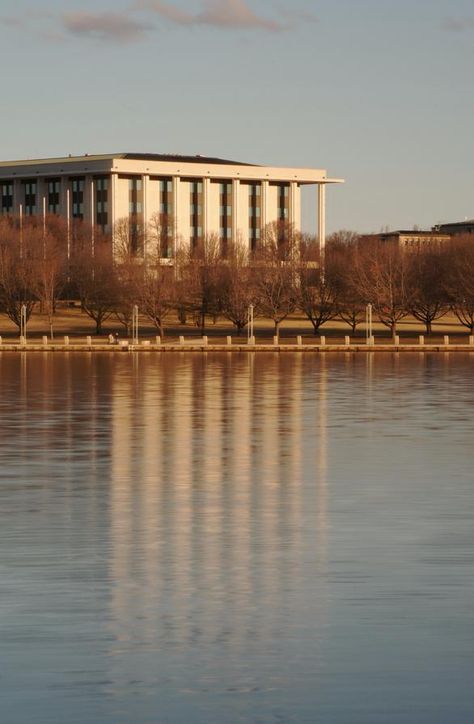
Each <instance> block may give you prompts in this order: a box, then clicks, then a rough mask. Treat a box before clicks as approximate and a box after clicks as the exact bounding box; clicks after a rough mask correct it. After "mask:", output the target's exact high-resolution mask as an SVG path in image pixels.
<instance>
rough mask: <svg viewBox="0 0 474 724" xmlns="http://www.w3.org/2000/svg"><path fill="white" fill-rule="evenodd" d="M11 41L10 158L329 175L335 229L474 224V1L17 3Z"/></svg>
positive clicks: (6, 17) (5, 115) (6, 40)
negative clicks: (115, 158)
mask: <svg viewBox="0 0 474 724" xmlns="http://www.w3.org/2000/svg"><path fill="white" fill-rule="evenodd" d="M0 41H1V46H2V72H1V79H2V103H1V113H0V123H1V125H2V131H3V132H2V133H1V136H0V159H2V160H13V159H22V158H43V157H48V156H62V155H67V154H69V153H71V154H73V155H75V154H83V153H90V154H92V153H112V152H117V153H118V152H149V153H183V154H201V155H209V156H220V157H222V158H227V159H233V160H236V161H246V162H250V163H257V164H263V165H270V166H296V167H311V168H325V169H327V171H328V175H329V176H333V177H338V178H344V179H345V184H344V185H341V186H331V187H329V189H328V194H327V225H328V231H329V232H331V231H335V230H337V229H351V230H354V231H359V232H372V231H379V230H381V229H386V228H390V229H411V228H413V227H414V226H415V225H416V226H418V227H420V228H430V227H431V226H432V225H434V224H436V223H440V222H447V221H461V220H463V219H465V218H474V184H473V180H474V144H473V134H474V93H473V92H472V83H473V70H474V2H473V0H449V1H448V0H166V1H165V0H163V1H161V0H62V1H61V0H0ZM315 197H316V193H315V191H314V190H313V191H311V192H309V191H308V190H306V192H305V195H304V204H303V225H304V228H305V230H306V231H314V230H315V228H316V221H315V213H314V212H315Z"/></svg>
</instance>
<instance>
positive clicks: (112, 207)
mask: <svg viewBox="0 0 474 724" xmlns="http://www.w3.org/2000/svg"><path fill="white" fill-rule="evenodd" d="M116 194H117V174H116V173H112V174H110V193H109V226H110V231H111V234H112V254H114V252H115V239H114V226H115V221H116V219H115V213H116V207H117V201H116Z"/></svg>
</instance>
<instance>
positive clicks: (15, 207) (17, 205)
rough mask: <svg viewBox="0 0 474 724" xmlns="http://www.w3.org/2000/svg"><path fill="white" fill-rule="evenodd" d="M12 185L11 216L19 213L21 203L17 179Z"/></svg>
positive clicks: (19, 186)
mask: <svg viewBox="0 0 474 724" xmlns="http://www.w3.org/2000/svg"><path fill="white" fill-rule="evenodd" d="M12 185H13V214H18V213H19V211H20V204H21V203H22V198H21V184H20V180H19V179H17V178H16V179H14V180H13V182H12Z"/></svg>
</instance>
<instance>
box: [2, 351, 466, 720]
mask: <svg viewBox="0 0 474 724" xmlns="http://www.w3.org/2000/svg"><path fill="white" fill-rule="evenodd" d="M473 383H474V354H462V353H456V354H453V353H451V354H449V353H446V354H443V353H441V354H422V353H413V354H411V353H401V354H397V353H393V354H390V353H387V354H380V355H376V354H365V353H360V354H356V355H354V354H340V355H338V354H332V353H328V354H326V355H319V356H318V355H316V354H314V355H313V354H297V353H282V354H278V353H274V352H268V353H261V354H247V353H243V354H241V355H240V354H236V353H232V354H231V353H228V354H226V353H222V354H211V353H208V354H200V353H197V354H193V353H170V354H168V353H163V354H160V353H150V354H147V353H141V354H132V353H131V354H116V355H114V354H107V353H105V354H100V353H93V354H90V353H74V354H61V353H57V354H52V353H37V354H36V353H30V354H25V353H18V354H17V353H10V352H3V353H0V391H1V397H0V465H1V467H0V693H1V721H2V724H25V723H26V722H34V723H35V724H64V723H65V722H67V723H68V724H84V723H87V724H96V723H97V724H125V723H126V724H129V723H130V724H145V723H146V724H148V723H149V724H152V723H153V724H155V723H159V724H162V723H163V724H164V723H166V724H178V723H179V724H181V723H184V724H188V723H192V724H234V723H235V724H238V723H240V722H242V723H244V722H245V723H247V722H250V723H253V722H255V723H256V724H267V723H268V724H270V723H283V724H286V723H287V722H290V723H291V722H297V723H308V724H310V723H311V724H313V723H314V722H321V723H323V724H359V723H360V724H372V723H373V724H380V723H381V722H383V723H384V724H391V723H395V722H396V723H397V724H398V722H403V723H404V724H406V723H408V724H412V723H413V724H425V723H426V724H438V723H439V724H446V723H447V722H449V724H458V723H459V724H465V723H466V722H468V721H472V718H473V711H474V692H473V672H474V607H473V601H474V465H473V462H474V460H473V457H474V456H473V442H474V384H473Z"/></svg>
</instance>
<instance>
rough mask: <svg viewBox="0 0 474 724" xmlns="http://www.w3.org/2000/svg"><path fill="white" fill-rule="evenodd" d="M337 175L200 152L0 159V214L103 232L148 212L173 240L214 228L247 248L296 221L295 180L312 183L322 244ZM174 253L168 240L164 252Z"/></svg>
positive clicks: (147, 218) (143, 218) (188, 239)
mask: <svg viewBox="0 0 474 724" xmlns="http://www.w3.org/2000/svg"><path fill="white" fill-rule="evenodd" d="M341 182H342V180H341V179H331V178H328V177H327V175H326V171H325V170H323V169H306V168H274V167H267V166H256V165H251V164H243V163H236V162H233V161H225V160H222V159H218V158H207V157H203V156H178V155H161V154H145V153H118V154H105V155H90V156H89V155H85V156H69V157H66V158H49V159H37V160H24V161H3V162H0V213H2V214H10V215H14V216H16V215H18V216H20V217H22V216H29V215H46V214H59V215H61V216H63V217H65V218H66V219H67V221H68V225H69V224H72V223H73V220H74V219H83V220H85V221H87V222H89V223H91V224H92V225H94V226H99V227H101V228H102V229H103V230H104V231H107V232H113V230H114V227H115V225H116V223H117V222H118V221H119V220H121V219H128V220H129V221H130V222H131V228H135V229H138V228H141V229H143V228H145V227H146V225H147V224H149V223H150V222H151V221H152V220H153V219H154V218H155V219H157V218H160V217H161V218H163V217H166V218H167V219H169V220H170V221H169V223H170V226H172V228H173V244H184V245H186V244H191V245H195V244H197V243H199V241H200V240H202V239H203V238H204V237H206V236H208V235H210V234H216V235H218V236H219V238H220V239H223V240H234V241H237V240H239V241H241V243H243V244H245V245H246V246H247V248H249V249H253V248H255V247H256V246H258V243H259V239H260V238H261V234H262V231H263V229H264V228H265V226H266V225H267V224H269V223H270V222H274V221H288V222H289V223H291V224H293V225H294V227H295V229H297V230H298V229H300V228H301V187H302V186H305V185H313V186H315V187H316V193H315V220H316V222H317V224H316V226H317V234H318V237H319V239H320V242H321V244H322V245H324V241H325V188H326V184H328V183H341ZM144 251H146V250H144ZM173 253H174V249H173V248H172V247H171V246H170V247H169V248H167V249H165V250H164V251H163V256H172V255H173Z"/></svg>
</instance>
